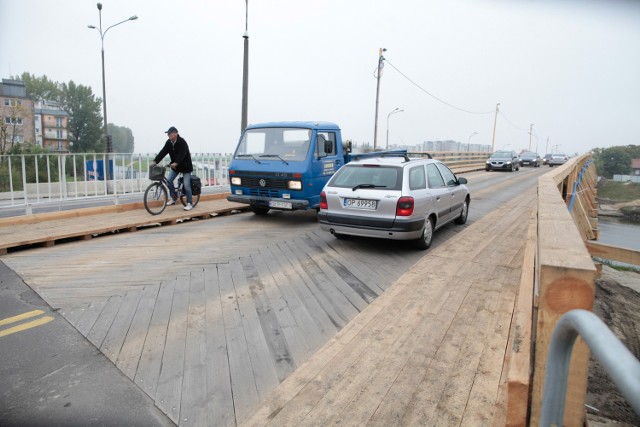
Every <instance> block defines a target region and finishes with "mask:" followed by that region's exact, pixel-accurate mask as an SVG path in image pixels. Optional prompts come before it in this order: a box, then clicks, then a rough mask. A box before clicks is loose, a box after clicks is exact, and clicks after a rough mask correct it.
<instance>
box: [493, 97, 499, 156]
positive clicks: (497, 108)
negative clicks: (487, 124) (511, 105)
mask: <svg viewBox="0 0 640 427" xmlns="http://www.w3.org/2000/svg"><path fill="white" fill-rule="evenodd" d="M499 107H500V103H499V102H498V103H497V104H496V115H495V117H494V118H493V138H491V152H492V153H493V151H494V147H495V144H496V122H497V121H498V111H499Z"/></svg>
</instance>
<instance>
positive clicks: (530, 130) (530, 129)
mask: <svg viewBox="0 0 640 427" xmlns="http://www.w3.org/2000/svg"><path fill="white" fill-rule="evenodd" d="M532 131H533V123H531V124H530V125H529V151H531V132H532Z"/></svg>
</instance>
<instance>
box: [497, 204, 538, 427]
mask: <svg viewBox="0 0 640 427" xmlns="http://www.w3.org/2000/svg"><path fill="white" fill-rule="evenodd" d="M537 220H538V218H537V213H536V212H535V211H534V212H532V213H531V217H530V219H529V232H528V234H527V244H526V246H525V252H524V262H523V264H522V274H521V276H520V288H519V291H518V298H517V300H516V305H515V308H514V313H513V321H512V323H511V332H510V342H509V351H508V352H507V357H508V360H509V368H508V372H507V409H506V421H505V424H504V425H506V426H510V427H515V426H523V427H524V426H527V417H528V414H529V396H530V390H531V364H532V353H531V348H532V342H533V341H532V330H533V305H534V301H533V291H534V283H535V261H536V247H537V243H538V242H537V233H538V227H537Z"/></svg>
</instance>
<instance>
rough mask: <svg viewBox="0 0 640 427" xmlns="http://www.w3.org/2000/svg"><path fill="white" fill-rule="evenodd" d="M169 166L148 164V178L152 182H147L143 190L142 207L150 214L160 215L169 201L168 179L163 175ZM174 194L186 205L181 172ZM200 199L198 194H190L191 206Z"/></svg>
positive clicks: (194, 205)
mask: <svg viewBox="0 0 640 427" xmlns="http://www.w3.org/2000/svg"><path fill="white" fill-rule="evenodd" d="M168 168H169V166H158V165H155V166H150V167H149V179H151V180H152V181H154V182H152V183H151V184H149V186H148V187H147V189H146V190H145V192H144V208H145V209H146V210H147V212H149V213H150V214H151V215H160V214H161V213H162V212H164V210H165V208H166V207H167V202H168V201H169V181H167V178H166V177H165V176H164V175H165V171H166V169H168ZM176 195H177V197H178V199H179V200H180V203H182V205H183V206H187V194H186V193H185V192H184V179H183V177H182V173H180V175H179V178H178V185H177V186H176ZM199 201H200V194H193V195H192V196H191V206H193V207H194V208H195V207H196V205H197V204H198V202H199Z"/></svg>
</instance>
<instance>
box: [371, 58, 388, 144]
mask: <svg viewBox="0 0 640 427" xmlns="http://www.w3.org/2000/svg"><path fill="white" fill-rule="evenodd" d="M386 51H387V49H385V48H383V47H381V48H380V50H379V51H378V70H377V73H376V79H377V80H378V85H377V87H376V124H375V127H374V130H373V149H374V151H375V149H376V148H378V103H379V99H380V77H382V69H383V68H384V56H382V53H383V52H386Z"/></svg>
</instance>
